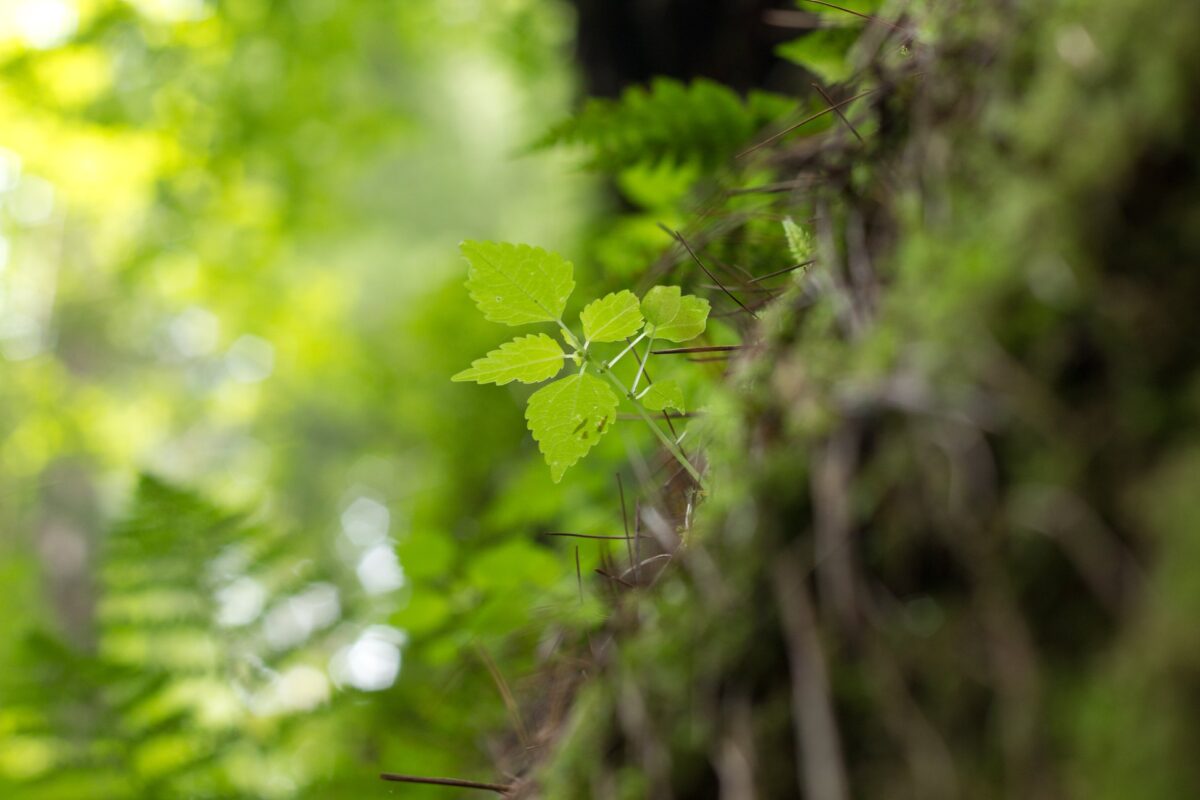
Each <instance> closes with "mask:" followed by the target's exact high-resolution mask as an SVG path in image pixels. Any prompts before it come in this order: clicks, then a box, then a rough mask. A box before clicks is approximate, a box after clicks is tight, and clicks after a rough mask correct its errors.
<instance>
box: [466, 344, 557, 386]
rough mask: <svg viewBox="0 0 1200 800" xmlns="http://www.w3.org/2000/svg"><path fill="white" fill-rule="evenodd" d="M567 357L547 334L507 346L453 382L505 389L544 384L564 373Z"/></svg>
mask: <svg viewBox="0 0 1200 800" xmlns="http://www.w3.org/2000/svg"><path fill="white" fill-rule="evenodd" d="M563 356H564V353H563V351H562V348H561V347H559V346H558V342H556V341H554V340H553V339H551V338H550V337H549V336H547V335H546V334H544V333H536V334H532V335H530V336H518V337H517V338H516V339H513V340H512V341H511V342H505V343H504V344H502V345H500V347H499V349H497V350H493V351H491V352H490V353H488V354H487V355H486V356H484V357H483V358H477V359H475V360H474V361H472V362H471V368H470V369H464V370H463V371H462V372H460V373H458V374H457V375H455V376H454V377H453V378H451V379H450V380H452V381H475V382H476V383H494V384H496V385H497V386H503V385H504V384H506V383H511V382H512V381H520V382H521V383H541V382H542V381H544V380H546V379H547V378H553V377H554V376H555V375H557V374H558V371H559V370H561V369H562V365H563Z"/></svg>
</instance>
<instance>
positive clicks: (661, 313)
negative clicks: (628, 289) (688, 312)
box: [642, 286, 683, 326]
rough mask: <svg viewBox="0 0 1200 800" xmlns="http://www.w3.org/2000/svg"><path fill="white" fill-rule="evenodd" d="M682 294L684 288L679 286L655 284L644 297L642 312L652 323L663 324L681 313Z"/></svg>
mask: <svg viewBox="0 0 1200 800" xmlns="http://www.w3.org/2000/svg"><path fill="white" fill-rule="evenodd" d="M682 296H683V290H682V289H680V288H679V287H678V286H655V287H654V288H653V289H651V290H650V291H648V292H646V296H645V297H643V298H642V314H644V315H645V316H646V321H647V322H648V323H650V324H651V325H654V326H657V325H661V324H662V323H664V322H666V321H668V320H672V319H674V318H675V316H676V315H677V314H678V313H679V298H680V297H682Z"/></svg>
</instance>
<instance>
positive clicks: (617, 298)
mask: <svg viewBox="0 0 1200 800" xmlns="http://www.w3.org/2000/svg"><path fill="white" fill-rule="evenodd" d="M579 320H580V321H581V322H582V323H583V335H584V337H585V338H586V339H587V340H588V341H589V342H619V341H621V340H622V339H624V338H625V337H627V336H633V335H634V334H635V333H637V332H638V331H639V330H641V327H642V323H643V321H644V320H643V319H642V311H641V308H640V307H639V305H638V299H637V295H635V294H634V293H633V292H631V291H628V290H624V291H620V292H614V293H613V294H609V295H605V296H604V297H602V298H600V299H599V300H594V301H592V302H591V303H588V304H587V307H586V308H584V309H583V313H582V314H580V315H579Z"/></svg>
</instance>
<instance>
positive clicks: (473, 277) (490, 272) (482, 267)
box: [460, 242, 575, 325]
mask: <svg viewBox="0 0 1200 800" xmlns="http://www.w3.org/2000/svg"><path fill="white" fill-rule="evenodd" d="M460 249H461V251H462V254H463V255H464V256H465V257H466V259H467V262H468V263H469V264H470V267H471V268H470V271H469V273H468V275H467V291H468V292H470V294H471V299H472V300H474V301H475V305H477V306H478V307H479V310H480V311H481V312H483V316H484V317H485V318H486V319H488V320H490V321H491V322H500V323H503V324H505V325H526V324H528V323H531V322H555V321H557V320H559V319H561V318H562V312H563V308H565V307H566V305H567V298H568V297H570V296H571V291H572V290H573V289H574V288H575V278H574V269H573V268H572V267H571V262H569V261H567V260H566V259H564V258H563V257H562V256H560V255H558V254H557V253H551V252H549V251H547V250H543V249H542V248H540V247H532V246H530V245H527V244H508V243H505V242H463V243H462V245H461V246H460Z"/></svg>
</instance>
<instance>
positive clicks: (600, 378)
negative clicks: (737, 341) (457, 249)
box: [451, 242, 710, 487]
mask: <svg viewBox="0 0 1200 800" xmlns="http://www.w3.org/2000/svg"><path fill="white" fill-rule="evenodd" d="M461 250H462V254H463V256H464V257H466V259H467V263H468V265H469V271H468V274H467V283H466V286H467V291H468V292H469V293H470V295H471V299H472V300H474V301H475V305H476V306H477V307H478V308H479V310H480V312H482V313H483V316H484V318H485V319H487V320H489V321H491V322H499V323H502V324H505V325H512V326H519V325H531V324H537V323H551V324H554V325H557V326H558V328H559V334H560V336H561V337H562V341H563V343H564V344H565V345H566V349H565V350H564V348H563V345H560V344H559V342H558V341H556V340H555V339H553V338H551V337H550V336H548V335H546V334H545V333H534V334H529V335H526V336H518V337H517V338H515V339H513V340H512V341H510V342H506V343H504V344H502V345H500V347H499V348H497V349H495V350H492V351H491V352H490V353H488V354H487V355H486V356H484V357H483V358H479V359H476V360H475V361H473V362H472V363H471V366H470V368H468V369H465V370H463V371H462V372H459V373H458V374H457V375H454V376H453V377H452V378H451V380H454V381H474V382H476V383H481V384H486V383H494V384H496V385H498V386H503V385H504V384H507V383H511V382H512V381H520V382H521V383H531V384H532V383H542V382H543V381H548V380H550V379H551V378H555V377H557V376H558V374H559V373H560V372H561V371H562V369H563V367H564V366H565V365H566V363H567V362H568V361H570V362H571V363H572V364H573V365H574V366H575V367H577V368H578V369H577V371H575V372H573V374H571V375H568V376H567V377H565V378H558V380H555V381H553V382H551V383H548V384H546V385H545V386H543V387H542V388H540V389H538V390H537V391H536V392H534V393H533V395H532V396H530V398H529V403H528V405H527V406H526V409H525V420H526V422H527V423H528V426H529V431H530V433H531V434H533V438H534V440H535V441H536V442H537V444H538V449H539V450H540V451H541V453H542V455H543V457H545V459H546V464H547V465H548V466H549V467H550V477H551V478H552V479H553V480H554V482H555V483H558V482H559V481H560V480H562V476H563V474H564V473H565V472H566V471H567V469H568V468H570V467H571V466H572V465H573V464H575V463H576V462H577V461H579V460H580V459H581V458H583V457H584V456H585V455H587V454H588V451H590V450H591V449H592V448H593V447H595V446H596V444H597V442H599V441H600V438H601V437H602V436H604V434H605V433H607V432H608V431H609V430H610V429H611V428H612V426H613V423H614V422H615V421H616V417H617V409H618V407H619V405H620V402H621V398H622V397H624V398H625V399H626V400H627V401H628V402H629V403H630V404H631V405H632V406H633V408H634V410H635V411H636V412H637V414H638V415H639V416H640V417H641V419H642V420H643V421H644V422H645V423H646V425H648V426H649V427H650V429H651V430H652V431H654V435H655V436H657V437H658V440H659V441H660V442H661V443H662V445H663V447H664V448H666V450H667V451H668V452H669V453H670V454H671V455H672V456H674V457H675V459H676V460H677V461H678V462H679V463H680V465H681V466H682V467H683V468H684V469H685V470H687V472H688V474H689V475H691V476H692V478H693V479H694V480H695V481H696V483H697V484H699V485H700V486H702V487H703V485H704V482H703V479H702V477H701V476H700V473H699V472H698V471H697V470H696V468H695V466H694V465H693V464H692V463H691V462H690V461H689V460H688V459H687V457H686V456H685V455H684V453H683V451H682V450H681V449H680V448H679V443H678V441H677V440H675V439H674V438H672V437H671V436H670V435H669V434H668V433H667V432H666V431H664V430H663V429H662V428H661V427H660V426H659V425H658V423H657V422H655V420H654V418H653V417H651V412H665V411H666V410H667V409H674V410H676V411H678V412H683V411H685V409H684V401H683V392H682V391H681V389H680V387H679V385H678V384H677V383H676V382H675V381H672V380H665V381H658V382H656V383H653V384H650V383H649V381H648V380H647V381H646V386H644V387H642V386H641V384H642V379H643V377H645V372H646V363H647V361H648V360H649V358H650V355H651V349H652V348H653V346H654V342H656V341H669V342H686V341H689V340H691V339H694V338H696V337H697V336H699V335H700V334H702V333H703V332H704V329H705V327H706V326H707V325H708V313H709V310H710V309H709V304H708V301H707V300H705V299H703V298H700V297H696V296H694V295H687V294H683V293H682V291H681V290H680V288H679V287H678V286H655V287H654V288H652V289H650V290H649V291H648V292H646V294H645V295H644V296H643V297H642V298H641V299H640V300H639V299H638V297H637V295H635V294H634V293H633V292H631V291H628V290H622V291H619V292H613V293H611V294H607V295H605V296H604V297H601V298H599V299H597V300H593V301H592V302H591V303H588V304H587V306H586V307H584V309H583V311H582V312H581V313H580V315H579V322H580V327H581V328H582V335H580V334H578V333H576V332H575V331H573V330H571V328H570V327H569V326H568V325H567V324H566V323H565V322H564V321H563V312H564V310H565V309H566V305H567V299H568V298H569V297H570V296H571V292H572V291H574V289H575V277H574V267H573V266H572V265H571V262H569V261H567V260H566V259H564V258H563V257H562V256H560V255H558V254H556V253H552V252H549V251H547V250H543V249H542V248H540V247H533V246H530V245H524V244H507V243H502V242H464V243H463V244H462V246H461ZM643 342H645V343H646V344H645V355H644V356H642V357H641V358H640V365H639V367H638V370H637V374H636V375H635V376H634V379H633V382H632V384H631V385H629V386H626V385H625V383H624V382H623V381H622V380H621V379H620V378H619V377H618V376H617V375H616V373H614V372H613V367H615V366H616V365H617V364H618V363H619V362H620V361H621V360H622V359H623V358H625V357H626V356H627V355H629V354H630V353H631V352H635V348H637V347H638V346H639V345H641V344H642V343H643ZM616 343H625V347H624V348H623V349H621V350H620V352H618V353H616V354H615V355H613V356H612V357H611V358H604V357H602V356H601V355H600V354H599V353H598V352H597V350H598V349H599V348H597V347H596V345H610V346H611V345H615V344H616ZM610 349H611V348H610ZM639 387H640V388H639ZM614 390H615V391H614Z"/></svg>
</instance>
